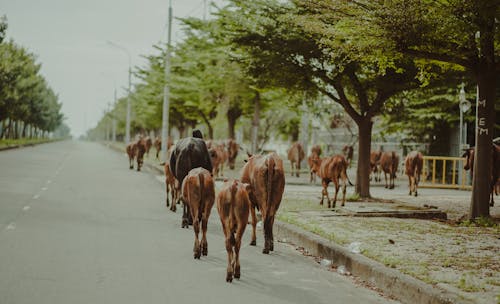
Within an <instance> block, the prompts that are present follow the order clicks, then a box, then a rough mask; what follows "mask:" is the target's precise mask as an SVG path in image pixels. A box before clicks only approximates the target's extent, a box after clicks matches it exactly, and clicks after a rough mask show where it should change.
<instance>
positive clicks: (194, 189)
mask: <svg viewBox="0 0 500 304" xmlns="http://www.w3.org/2000/svg"><path fill="white" fill-rule="evenodd" d="M182 199H183V201H184V204H185V205H187V206H189V210H190V212H191V218H192V219H193V228H194V237H195V239H194V248H193V252H194V258H195V259H199V258H200V256H201V254H202V253H203V255H207V253H208V243H207V223H208V217H209V216H210V211H211V210H212V206H213V205H214V202H215V188H214V180H213V178H212V174H211V173H210V171H208V170H207V169H204V168H201V167H198V168H194V169H192V170H191V171H189V173H188V175H187V176H186V177H185V178H184V181H183V182H182ZM200 222H201V230H202V238H201V243H200V241H199V239H198V234H199V232H200Z"/></svg>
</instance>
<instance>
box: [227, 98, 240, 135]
mask: <svg viewBox="0 0 500 304" xmlns="http://www.w3.org/2000/svg"><path fill="white" fill-rule="evenodd" d="M241 114H242V111H241V109H240V108H239V107H238V106H235V107H230V108H229V109H228V110H227V127H228V136H229V138H230V139H235V138H236V136H235V132H234V128H235V126H236V121H237V120H238V118H240V117H241Z"/></svg>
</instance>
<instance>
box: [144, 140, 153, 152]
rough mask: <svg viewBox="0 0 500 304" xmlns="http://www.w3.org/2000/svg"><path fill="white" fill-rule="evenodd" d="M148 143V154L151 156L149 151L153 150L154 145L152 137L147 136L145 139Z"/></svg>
mask: <svg viewBox="0 0 500 304" xmlns="http://www.w3.org/2000/svg"><path fill="white" fill-rule="evenodd" d="M144 140H145V143H146V154H147V155H148V156H149V150H150V149H151V146H152V145H153V141H152V140H151V137H149V136H146V138H145V139H144Z"/></svg>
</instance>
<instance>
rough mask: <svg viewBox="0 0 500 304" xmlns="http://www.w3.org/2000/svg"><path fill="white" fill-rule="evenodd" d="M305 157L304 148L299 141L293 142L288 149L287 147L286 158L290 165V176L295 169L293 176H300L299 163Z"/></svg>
mask: <svg viewBox="0 0 500 304" xmlns="http://www.w3.org/2000/svg"><path fill="white" fill-rule="evenodd" d="M304 157H305V153H304V149H303V148H302V145H301V144H300V143H299V142H294V143H293V144H292V146H291V147H290V149H288V160H289V161H290V166H291V167H292V176H293V173H294V171H295V176H297V177H299V176H300V163H301V162H302V160H303V159H304Z"/></svg>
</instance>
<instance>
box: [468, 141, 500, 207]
mask: <svg viewBox="0 0 500 304" xmlns="http://www.w3.org/2000/svg"><path fill="white" fill-rule="evenodd" d="M474 154H475V153H474V148H469V149H466V150H465V152H464V154H463V155H462V157H465V164H464V170H469V169H470V176H471V178H472V177H473V175H474ZM490 178H491V180H490V206H491V207H493V206H494V205H495V201H494V199H493V197H494V194H495V193H497V191H498V190H497V184H498V182H499V179H500V146H499V145H497V144H495V143H493V144H492V147H491V176H490ZM497 195H498V193H497Z"/></svg>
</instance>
